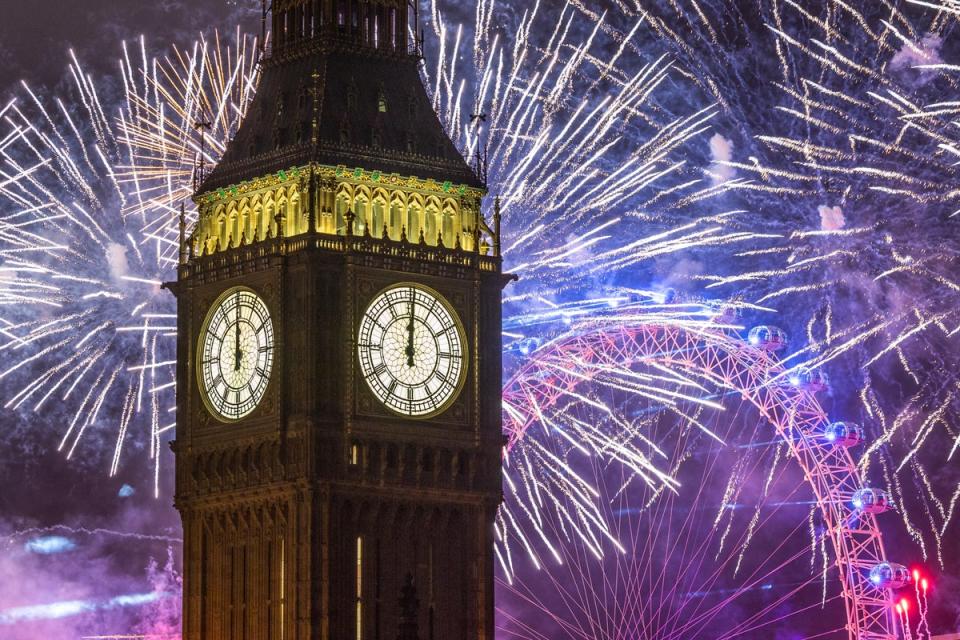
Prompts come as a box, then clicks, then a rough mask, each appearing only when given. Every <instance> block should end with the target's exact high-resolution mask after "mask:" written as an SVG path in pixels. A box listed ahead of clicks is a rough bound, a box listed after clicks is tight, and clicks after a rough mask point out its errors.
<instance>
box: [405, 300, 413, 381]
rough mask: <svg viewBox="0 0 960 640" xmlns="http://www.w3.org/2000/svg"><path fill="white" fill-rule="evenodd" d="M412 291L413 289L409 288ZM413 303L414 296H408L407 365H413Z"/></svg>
mask: <svg viewBox="0 0 960 640" xmlns="http://www.w3.org/2000/svg"><path fill="white" fill-rule="evenodd" d="M411 293H413V290H411ZM413 305H414V298H413V297H411V298H410V321H409V322H408V323H407V349H406V351H405V353H406V354H407V366H408V367H412V366H413Z"/></svg>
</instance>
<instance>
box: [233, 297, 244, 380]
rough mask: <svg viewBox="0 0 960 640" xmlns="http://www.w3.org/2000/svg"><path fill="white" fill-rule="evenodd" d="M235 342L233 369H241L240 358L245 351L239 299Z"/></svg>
mask: <svg viewBox="0 0 960 640" xmlns="http://www.w3.org/2000/svg"><path fill="white" fill-rule="evenodd" d="M233 335H234V343H233V348H234V351H233V370H234V371H240V360H241V359H243V351H241V350H240V301H239V300H237V328H236V330H235V331H234V334H233Z"/></svg>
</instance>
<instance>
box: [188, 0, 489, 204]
mask: <svg viewBox="0 0 960 640" xmlns="http://www.w3.org/2000/svg"><path fill="white" fill-rule="evenodd" d="M408 11H409V10H408V4H407V0H274V2H273V14H272V25H273V30H272V34H273V45H272V48H271V51H270V53H269V55H268V56H266V57H265V58H264V60H263V62H262V70H261V71H262V73H261V77H260V84H259V87H258V89H257V93H256V96H255V97H254V99H253V103H252V104H251V105H250V108H249V110H248V111H247V115H246V118H245V119H244V121H243V123H242V124H241V125H240V128H239V130H238V131H237V132H236V135H235V136H234V138H233V140H232V141H231V142H230V143H229V145H228V146H227V149H226V151H225V152H224V155H223V158H222V159H221V160H220V163H219V164H218V165H217V166H216V168H214V169H213V170H212V171H211V172H210V173H209V175H207V176H206V177H205V179H204V180H203V182H202V184H201V185H200V188H199V192H207V191H211V190H213V189H217V188H220V187H225V186H228V185H231V184H236V183H239V182H242V181H245V180H250V179H253V178H258V177H261V176H264V175H267V174H270V173H275V172H277V171H279V170H283V169H289V168H291V167H294V166H302V165H305V164H308V163H311V162H316V163H319V164H325V165H330V166H338V165H345V166H347V167H349V168H355V167H362V168H364V169H367V170H371V171H380V172H383V173H398V174H400V175H403V176H417V177H420V178H433V179H435V180H438V181H448V180H449V181H451V182H454V183H459V184H466V185H470V186H474V187H482V186H483V185H482V182H481V181H480V180H479V179H478V177H477V175H476V174H475V173H474V171H473V170H472V169H471V168H470V166H469V165H468V164H467V163H466V161H465V160H464V159H463V157H462V156H461V155H460V153H459V151H457V149H456V147H455V146H454V144H453V143H452V142H451V141H450V138H449V137H448V136H447V134H446V132H445V131H444V129H443V126H442V125H441V123H440V121H439V119H438V118H437V115H436V113H435V112H434V110H433V106H432V104H431V101H430V98H429V97H428V96H427V92H426V90H425V89H424V87H423V84H422V82H421V80H420V74H419V69H418V60H419V57H418V55H417V53H416V51H412V50H411V47H410V45H409V42H408V38H407V33H408V28H409V17H408Z"/></svg>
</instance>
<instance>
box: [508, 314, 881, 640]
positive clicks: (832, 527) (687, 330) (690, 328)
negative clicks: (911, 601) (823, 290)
mask: <svg viewBox="0 0 960 640" xmlns="http://www.w3.org/2000/svg"><path fill="white" fill-rule="evenodd" d="M656 338H659V340H657V339H656ZM574 346H576V348H577V352H578V353H579V354H583V353H586V354H589V355H591V356H592V357H594V358H597V357H606V356H612V357H610V361H611V362H614V361H615V362H617V363H618V366H623V363H624V362H625V361H626V362H627V363H628V364H630V363H632V362H640V361H648V362H649V361H657V362H660V363H665V364H669V365H671V366H676V367H679V368H681V369H686V370H690V371H697V372H700V373H701V374H708V375H709V376H710V377H712V378H713V380H714V382H717V383H718V384H721V385H722V386H725V387H727V388H728V389H731V390H735V391H738V392H739V393H740V395H741V397H742V398H743V399H744V400H745V401H747V402H749V403H750V404H752V405H753V406H754V407H756V408H757V409H758V410H759V411H760V413H761V415H763V416H764V418H766V420H767V422H768V423H770V424H771V425H772V426H774V428H775V430H776V433H777V437H778V438H779V439H780V440H781V441H782V442H783V443H784V444H786V445H787V446H788V447H789V449H790V454H791V455H790V458H791V459H792V460H793V461H794V463H796V464H797V465H798V466H799V467H800V469H801V470H802V471H803V474H804V480H805V483H806V484H807V485H808V487H809V488H810V489H811V490H812V491H813V494H814V497H815V499H816V501H817V506H818V511H819V512H820V514H821V516H822V518H823V519H824V521H825V523H826V524H827V530H828V532H829V536H828V537H829V538H830V540H831V547H832V549H833V553H834V558H835V562H836V565H837V567H838V568H839V575H840V583H841V584H840V586H841V596H842V598H843V600H844V604H845V610H846V618H847V625H846V630H847V632H848V636H849V638H850V639H851V640H856V639H863V640H868V639H869V640H894V639H896V638H897V633H896V623H895V621H894V618H893V615H892V601H893V598H892V593H891V590H890V589H878V588H877V587H875V586H874V585H872V584H870V583H869V579H868V578H867V576H866V572H867V571H869V568H870V567H872V566H875V565H876V564H877V563H881V562H885V553H884V549H883V537H882V533H881V532H880V529H879V527H878V525H877V522H876V517H875V516H874V514H872V513H860V514H857V518H858V522H857V527H856V529H853V528H851V527H849V526H847V523H849V522H851V518H852V516H853V515H854V514H852V513H851V509H850V508H849V507H848V506H846V505H849V498H850V495H851V494H852V492H853V491H856V490H857V489H858V488H860V487H863V486H864V484H863V482H862V479H861V477H860V472H859V468H858V466H857V465H856V463H855V462H854V460H853V457H852V456H851V454H850V452H849V451H848V450H847V448H846V447H843V446H826V445H824V443H822V442H818V439H817V438H816V437H815V432H814V431H813V429H812V427H814V426H816V425H817V424H820V423H822V424H825V423H826V413H825V412H824V411H823V409H822V408H821V406H820V403H819V402H818V401H817V399H816V397H815V392H814V391H810V390H806V389H802V388H799V387H796V386H793V385H788V384H785V383H778V381H781V380H783V379H784V373H785V368H784V367H783V365H782V363H781V362H780V360H779V359H778V358H777V357H776V355H775V354H774V353H773V352H772V351H768V350H765V349H763V348H760V347H756V346H753V345H750V344H748V343H747V342H746V341H745V340H743V339H742V338H741V337H740V336H739V335H738V334H736V333H732V332H729V331H725V330H723V329H721V328H718V327H715V326H711V325H709V324H707V323H702V324H701V323H698V324H693V325H690V324H683V323H671V322H669V321H664V320H662V319H659V318H656V319H650V320H649V321H646V320H643V321H638V320H637V319H635V318H634V319H632V321H631V322H627V323H618V322H616V321H613V322H610V321H605V322H597V323H592V324H590V325H589V326H587V327H585V328H580V329H574V330H571V331H569V332H568V333H565V334H563V335H561V336H558V337H557V338H555V339H554V340H552V341H551V342H550V343H548V344H546V345H544V347H543V348H541V349H538V350H537V351H535V352H534V353H533V354H532V355H531V357H530V358H529V359H528V361H527V362H525V363H524V364H523V365H522V366H521V367H520V368H519V369H518V370H517V371H516V372H515V373H514V374H513V375H512V376H511V377H510V379H509V380H508V382H507V383H506V384H505V385H504V386H503V401H504V404H505V406H506V405H508V403H510V402H511V400H514V399H520V398H526V397H528V393H529V388H530V387H531V386H537V385H538V382H537V381H538V374H541V377H542V371H543V370H544V368H545V367H544V363H545V362H546V361H547V360H549V359H550V358H551V354H554V355H555V357H562V354H564V353H567V352H568V351H569V350H571V349H572V348H573V347H574ZM664 347H669V348H666V349H665V348H664ZM625 349H626V350H627V351H631V350H632V352H633V353H634V357H633V358H632V359H630V358H627V359H626V360H624V358H623V355H624V350H625ZM538 354H539V355H538ZM717 371H719V372H720V375H716V372H717ZM585 377H586V376H585ZM531 380H533V381H534V382H533V383H532V384H531V383H530V381H531ZM583 381H584V380H581V381H580V382H581V383H582V382H583ZM784 382H785V381H784ZM540 386H543V385H540ZM559 395H560V394H559V393H557V394H555V395H554V396H553V397H552V398H551V400H550V401H551V402H555V401H556V399H557V398H558V397H559ZM548 397H549V396H548ZM547 406H549V404H547V403H541V405H540V407H539V409H538V410H541V409H543V408H545V407H547ZM512 409H513V411H512V412H511V411H504V430H505V432H506V435H507V436H508V439H507V443H506V445H505V446H504V456H505V458H509V455H510V451H511V450H512V448H513V447H514V446H515V445H516V444H517V443H518V442H519V440H520V439H522V438H523V437H524V436H525V434H526V431H527V430H528V429H529V427H530V426H531V425H532V424H534V423H535V422H536V415H535V413H534V412H525V411H524V410H523V409H522V405H521V408H519V409H518V408H517V407H516V406H514V407H512ZM524 415H525V416H526V419H525V420H522V421H521V420H518V416H524ZM805 427H806V429H805ZM792 433H795V434H796V436H797V437H788V436H789V435H790V434H792Z"/></svg>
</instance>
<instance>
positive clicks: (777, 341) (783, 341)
mask: <svg viewBox="0 0 960 640" xmlns="http://www.w3.org/2000/svg"><path fill="white" fill-rule="evenodd" d="M747 341H748V342H749V343H750V344H751V345H753V346H755V347H760V348H761V349H765V350H767V351H780V349H783V348H784V347H785V346H787V334H786V333H785V332H784V331H783V329H781V328H779V327H774V326H773V325H766V324H762V325H760V326H757V327H754V328H753V329H750V333H749V334H748V335H747Z"/></svg>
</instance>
